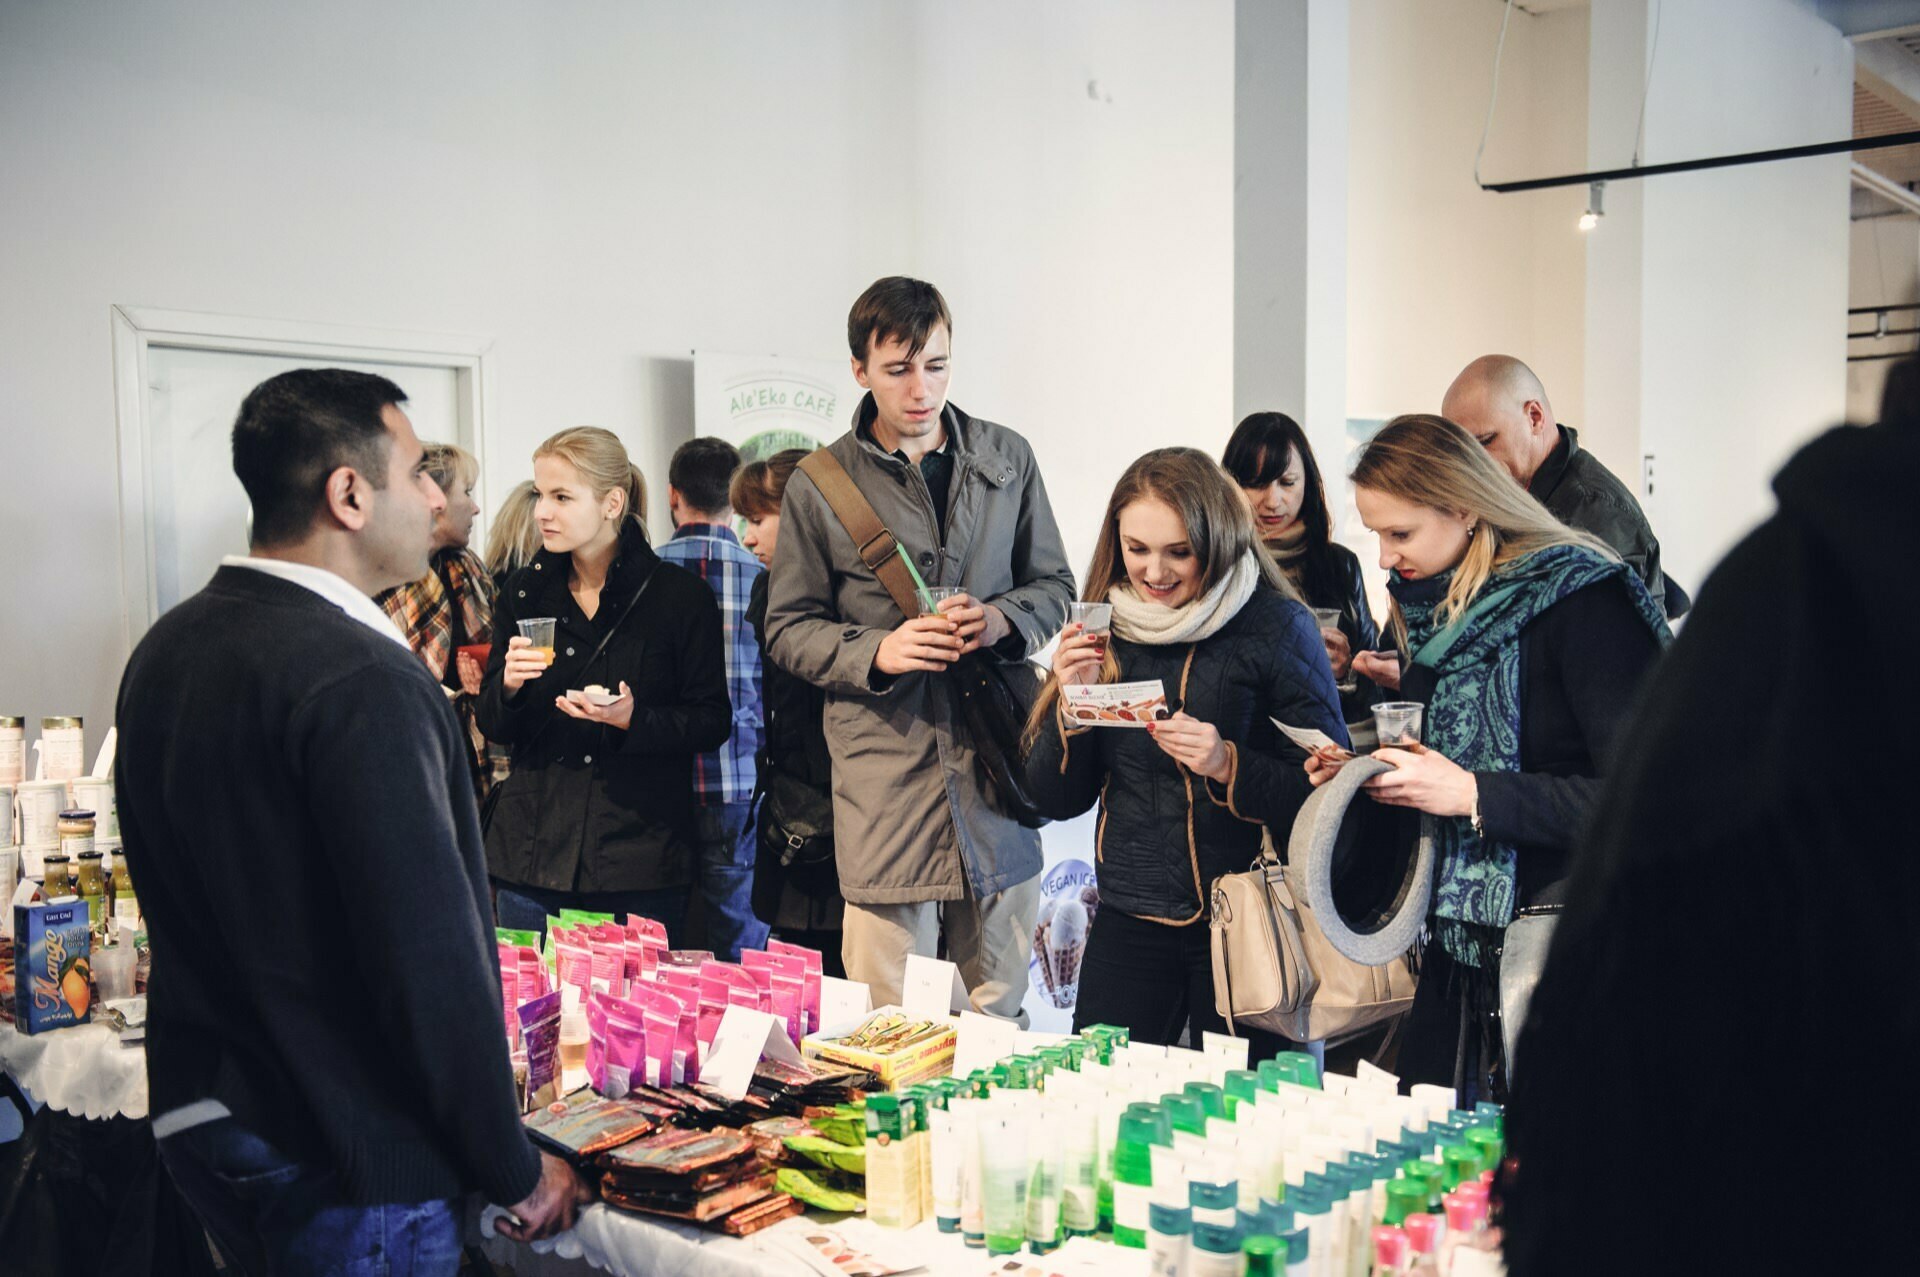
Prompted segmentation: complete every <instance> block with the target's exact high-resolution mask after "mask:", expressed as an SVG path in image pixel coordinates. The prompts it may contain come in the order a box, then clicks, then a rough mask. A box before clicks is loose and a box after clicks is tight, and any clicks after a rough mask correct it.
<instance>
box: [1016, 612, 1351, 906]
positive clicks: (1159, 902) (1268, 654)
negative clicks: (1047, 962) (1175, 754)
mask: <svg viewBox="0 0 1920 1277" xmlns="http://www.w3.org/2000/svg"><path fill="white" fill-rule="evenodd" d="M1113 654H1114V659H1115V660H1116V661H1117V662H1118V664H1119V666H1120V678H1121V680H1122V681H1126V682H1133V681H1137V680H1141V679H1154V678H1157V679H1159V680H1161V682H1162V683H1164V684H1165V686H1166V689H1167V699H1168V702H1169V704H1170V705H1171V706H1172V707H1173V708H1174V709H1175V710H1182V709H1184V710H1185V711H1186V712H1187V713H1188V714H1190V715H1192V716H1193V717H1194V718H1197V719H1200V720H1202V721H1203V722H1208V723H1212V724H1213V725H1214V727H1215V728H1217V729H1218V730H1219V732H1220V736H1221V739H1223V740H1225V741H1226V742H1228V747H1229V749H1230V751H1231V753H1232V757H1233V763H1232V768H1233V770H1232V772H1231V773H1230V774H1229V776H1228V777H1227V783H1226V784H1224V785H1220V784H1216V783H1214V782H1213V781H1210V780H1205V779H1202V778H1200V777H1197V776H1195V775H1193V773H1191V772H1189V771H1187V770H1186V769H1185V768H1183V767H1181V766H1180V765H1179V764H1177V763H1175V762H1174V761H1173V759H1171V758H1169V757H1168V756H1167V755H1166V753H1165V752H1164V751H1162V750H1161V748H1160V747H1159V746H1158V745H1157V744H1155V743H1154V741H1153V738H1152V737H1151V736H1149V735H1148V734H1147V733H1146V732H1145V731H1143V730H1140V729H1137V728H1125V727H1096V728H1090V729H1088V730H1086V731H1084V732H1080V733H1077V734H1075V735H1073V736H1071V737H1069V736H1067V735H1065V734H1064V732H1063V731H1062V730H1061V728H1060V726H1059V724H1058V723H1057V722H1056V723H1054V724H1051V725H1049V726H1048V727H1047V728H1045V729H1044V730H1042V731H1041V733H1040V735H1039V737H1038V738H1037V739H1036V740H1035V741H1034V743H1033V747H1032V749H1031V750H1030V751H1029V752H1028V755H1027V779H1028V783H1029V784H1031V785H1032V786H1033V791H1034V793H1035V795H1036V797H1037V800H1038V801H1039V803H1040V805H1041V810H1042V812H1043V813H1044V814H1045V815H1048V816H1051V817H1053V818H1054V819H1056V820H1064V819H1067V818H1070V817H1073V816H1078V815H1079V814H1081V813H1082V812H1084V811H1086V810H1087V809H1088V808H1090V807H1092V806H1093V805H1094V803H1095V802H1098V803H1099V804H1100V823H1099V827H1098V831H1097V833H1096V834H1095V847H1094V854H1095V857H1096V859H1097V861H1098V867H1097V868H1098V874H1099V878H1100V902H1101V905H1102V906H1103V907H1106V906H1112V907H1113V908H1117V909H1120V910H1123V911H1125V912H1127V913H1130V914H1133V915H1134V916H1136V917H1141V918H1149V919H1153V920H1155V921H1160V922H1169V923H1188V922H1194V921H1197V920H1198V919H1199V918H1200V917H1201V916H1202V915H1203V914H1204V911H1205V907H1206V900H1207V894H1208V890H1209V888H1210V887H1211V885H1212V883H1213V880H1214V879H1215V878H1218V877H1219V876H1220V875H1221V874H1225V873H1236V872H1239V871H1241V870H1244V869H1245V868H1246V867H1247V866H1248V864H1250V863H1251V862H1252V861H1253V859H1254V858H1255V857H1257V856H1258V855H1259V854H1260V830H1261V828H1262V826H1265V827H1267V828H1270V829H1272V830H1273V837H1274V841H1275V843H1277V844H1278V845H1279V846H1282V847H1284V846H1286V843H1287V836H1288V834H1289V833H1290V832H1291V830H1292V828H1293V818H1294V816H1295V815H1296V814H1297V813H1298V812H1299V810H1300V804H1301V803H1303V802H1305V801H1306V799H1307V794H1308V792H1309V789H1310V787H1309V785H1308V783H1307V775H1306V771H1305V768H1304V767H1303V765H1302V764H1303V762H1304V760H1305V755H1304V754H1303V753H1302V752H1301V751H1300V750H1299V749H1298V748H1297V747H1295V746H1294V745H1293V744H1292V743H1291V742H1290V741H1288V740H1287V739H1286V738H1285V737H1284V736H1282V735H1281V734H1280V733H1279V731H1278V730H1276V729H1275V727H1274V726H1273V723H1272V721H1271V720H1272V719H1275V718H1278V719H1279V720H1281V721H1282V722H1284V723H1286V724H1288V725H1289V726H1293V727H1313V728H1318V729H1319V730H1320V731H1323V732H1325V733H1326V734H1327V735H1329V736H1331V737H1333V738H1334V739H1335V740H1337V741H1339V742H1340V743H1342V744H1345V743H1346V742H1347V729H1346V727H1345V726H1344V725H1343V724H1342V723H1341V721H1340V708H1339V705H1340V701H1339V696H1338V693H1336V692H1335V690H1334V686H1333V668H1332V667H1331V666H1330V665H1328V664H1327V651H1326V644H1325V643H1324V642H1322V640H1321V638H1320V627H1319V626H1318V625H1316V624H1315V623H1314V619H1313V613H1312V612H1310V611H1308V610H1307V608H1306V607H1305V606H1304V605H1303V604H1300V603H1296V602H1294V601H1293V600H1291V599H1288V598H1286V597H1284V596H1283V595H1281V594H1280V593H1279V591H1277V590H1274V589H1272V588H1270V587H1268V586H1265V585H1262V586H1260V587H1258V588H1257V589H1256V590H1255V591H1254V593H1253V597H1252V598H1250V599H1248V600H1247V603H1246V605H1245V606H1244V607H1242V608H1241V609H1240V611H1239V613H1238V615H1236V616H1235V617H1234V618H1233V619H1232V620H1231V621H1228V622H1227V623H1226V624H1225V625H1224V626H1222V627H1221V628H1220V630H1219V631H1218V632H1217V633H1215V634H1213V635H1212V636H1211V637H1209V638H1207V639H1204V640H1202V641H1201V642H1199V643H1182V644H1177V645H1169V646H1145V645H1142V644H1137V643H1129V642H1127V641H1125V640H1123V639H1121V638H1120V637H1119V636H1118V635H1115V637H1114V639H1113Z"/></svg>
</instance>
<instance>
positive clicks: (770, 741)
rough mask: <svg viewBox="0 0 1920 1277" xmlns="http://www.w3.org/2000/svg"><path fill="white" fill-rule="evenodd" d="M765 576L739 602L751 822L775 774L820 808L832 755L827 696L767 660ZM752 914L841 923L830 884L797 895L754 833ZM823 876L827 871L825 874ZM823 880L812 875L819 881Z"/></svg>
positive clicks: (827, 795) (781, 923)
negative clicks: (751, 734)
mask: <svg viewBox="0 0 1920 1277" xmlns="http://www.w3.org/2000/svg"><path fill="white" fill-rule="evenodd" d="M767 577H768V574H767V573H765V572H762V573H761V574H760V575H759V576H757V577H755V578H754V580H753V593H752V594H751V595H750V596H749V597H748V600H747V624H749V625H751V626H752V627H753V633H754V637H755V638H756V639H758V640H759V643H760V707H761V712H762V723H763V730H762V732H761V736H760V753H759V755H758V757H757V758H756V759H755V760H754V763H755V768H756V774H757V776H758V785H757V788H756V789H755V790H754V802H755V808H754V819H755V821H756V823H757V822H758V820H759V818H760V816H759V812H760V808H759V806H758V804H759V802H760V800H761V798H762V796H763V795H764V794H765V792H766V787H767V785H768V784H770V783H771V781H772V778H773V776H774V774H775V773H776V772H782V773H785V774H787V775H789V776H792V777H794V778H795V779H797V780H799V781H801V782H802V783H804V784H806V785H809V786H812V787H813V788H814V789H816V790H818V791H819V792H820V795H821V799H822V801H823V803H824V804H825V805H826V808H827V810H829V811H830V810H831V809H832V805H833V756H832V755H831V754H830V753H828V751H827V731H826V726H825V724H824V722H823V718H824V716H825V714H826V708H827V693H826V691H825V690H824V689H823V688H819V687H815V686H814V685H813V684H812V683H809V682H807V680H805V679H803V678H799V677H797V676H795V675H792V674H789V673H787V671H785V670H783V669H781V668H780V667H779V666H778V665H775V664H774V663H773V662H772V661H770V660H768V659H767ZM754 841H755V844H756V857H755V862H754V876H753V911H754V913H755V914H756V915H757V916H758V917H759V918H760V920H761V921H763V922H765V923H767V924H769V925H770V926H774V927H782V928H786V929H789V930H798V931H834V930H838V929H839V928H840V926H841V921H842V918H843V917H844V915H845V912H846V902H845V901H843V900H842V899H841V898H840V894H839V891H838V889H837V887H835V888H833V889H831V890H828V889H826V887H825V884H824V883H819V882H817V880H816V885H817V886H819V887H821V891H820V892H819V894H811V893H809V892H805V891H802V890H800V889H799V888H798V887H795V886H794V885H793V884H792V883H791V882H789V881H788V880H787V877H786V874H787V872H788V871H787V870H785V869H784V868H782V866H781V864H780V860H779V856H778V855H777V854H776V853H774V852H773V851H771V850H770V849H768V848H767V847H766V846H765V845H764V844H762V843H761V841H760V839H759V837H758V834H757V833H756V836H755V840H754ZM828 872H830V870H829V871H828ZM824 876H825V875H824V874H822V875H819V877H824Z"/></svg>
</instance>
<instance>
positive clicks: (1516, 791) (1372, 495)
mask: <svg viewBox="0 0 1920 1277" xmlns="http://www.w3.org/2000/svg"><path fill="white" fill-rule="evenodd" d="M1352 479H1353V484H1354V500H1355V503H1356V504H1357V505H1358V506H1359V508H1360V515H1361V518H1362V519H1363V520H1364V521H1365V523H1366V525H1367V527H1368V528H1369V529H1371V530H1372V531H1373V532H1374V534H1375V535H1376V536H1377V537H1378V538H1379V541H1380V566H1381V568H1382V569H1384V570H1385V571H1386V572H1387V573H1388V591H1389V593H1390V594H1391V596H1392V599H1393V605H1392V613H1391V624H1390V629H1391V631H1392V634H1393V636H1394V639H1395V642H1396V645H1397V646H1398V648H1399V649H1400V651H1401V652H1402V653H1403V654H1404V659H1403V664H1402V670H1401V679H1400V691H1399V696H1400V698H1401V700H1402V701H1405V702H1414V703H1417V704H1419V705H1421V706H1424V713H1423V714H1422V715H1420V716H1419V720H1418V721H1419V724H1420V726H1419V728H1418V731H1419V742H1418V744H1417V745H1411V746H1410V747H1404V748H1381V749H1379V750H1377V751H1376V753H1375V755H1374V756H1375V757H1377V758H1379V759H1381V760H1383V761H1385V762H1388V763H1390V764H1392V766H1393V770H1392V771H1390V772H1387V773H1385V774H1383V775H1380V776H1376V777H1374V778H1373V779H1371V780H1369V781H1368V782H1367V786H1366V788H1367V792H1368V793H1369V794H1370V795H1371V796H1372V797H1373V798H1374V799H1375V800H1376V801H1378V802H1383V803H1388V804H1391V805H1394V806H1400V807H1410V808H1414V809H1417V810H1419V811H1422V812H1425V813H1427V814H1428V815H1430V816H1435V817H1439V818H1440V819H1439V820H1438V821H1436V822H1435V829H1436V832H1437V835H1438V847H1437V850H1438V852H1439V861H1438V864H1437V866H1436V870H1435V894H1434V903H1433V926H1432V929H1431V930H1432V934H1433V937H1434V939H1433V941H1432V942H1431V943H1429V944H1428V946H1427V950H1426V955H1425V957H1424V959H1423V964H1422V968H1421V976H1420V987H1419V992H1418V993H1417V994H1416V996H1415V999H1414V1005H1413V1010H1412V1011H1411V1012H1410V1013H1409V1015H1408V1018H1407V1024H1406V1028H1405V1031H1404V1033H1403V1035H1402V1045H1401V1050H1400V1059H1399V1065H1398V1071H1399V1073H1400V1075H1401V1076H1402V1077H1403V1078H1406V1079H1408V1080H1410V1081H1414V1082H1433V1083H1440V1084H1443V1085H1444V1084H1451V1085H1454V1086H1457V1087H1459V1088H1460V1098H1461V1102H1462V1103H1463V1104H1470V1103H1471V1102H1472V1100H1473V1099H1475V1098H1495V1099H1504V1097H1505V1061H1504V1059H1503V1058H1502V1053H1501V1048H1500V1035H1499V1029H1498V1021H1497V1019H1495V1017H1494V1010H1495V1008H1496V1006H1497V993H1498V980H1499V969H1498V960H1499V954H1500V948H1501V940H1502V936H1503V934H1504V932H1505V929H1506V926H1507V923H1508V922H1509V921H1511V920H1512V918H1513V917H1514V915H1515V912H1516V910H1519V909H1524V908H1528V907H1534V906H1541V905H1547V904H1551V903H1553V902H1554V901H1556V900H1557V899H1558V895H1559V892H1560V889H1561V885H1562V882H1563V880H1564V879H1565V877H1566V874H1567V869H1568V861H1569V857H1570V854H1571V852H1572V849H1573V843H1574V839H1575V837H1576V836H1577V834H1578V832H1579V830H1580V828H1581V827H1582V825H1583V824H1584V823H1585V820H1586V817H1587V816H1588V814H1589V813H1590V812H1591V810H1592V807H1593V803H1594V799H1595V797H1596V795H1597V794H1598V792H1599V788H1600V783H1601V778H1602V777H1603V776H1604V775H1605V772H1606V767H1607V763H1608V761H1609V759H1610V757H1611V753H1612V750H1613V748H1614V745H1615V736H1616V733H1617V731H1618V728H1619V726H1620V724H1621V722H1622V721H1623V720H1624V718H1625V716H1626V712H1627V709H1628V706H1629V703H1630V701H1631V699H1632V694H1633V688H1634V686H1635V684H1637V683H1638V681H1639V679H1640V677H1641V676H1642V675H1643V674H1644V673H1645V672H1646V671H1647V670H1648V669H1649V668H1650V667H1651V666H1652V664H1653V661H1654V659H1655V657H1656V656H1658V654H1659V652H1660V648H1661V646H1662V645H1663V644H1664V643H1665V642H1666V641H1667V638H1668V633H1667V628H1666V622H1665V619H1664V617H1663V615H1662V613H1661V610H1660V607H1659V605H1658V604H1657V603H1655V602H1654V600H1653V599H1652V597H1651V596H1650V595H1648V593H1647V591H1646V587H1645V586H1644V585H1642V584H1641V582H1640V579H1639V578H1638V577H1637V576H1635V575H1634V574H1633V573H1632V572H1631V571H1629V570H1628V569H1627V567H1626V565H1625V564H1623V563H1622V562H1621V561H1620V560H1619V559H1618V558H1617V557H1616V556H1615V555H1614V554H1613V552H1612V551H1611V550H1609V549H1607V548H1606V546H1605V545H1603V544H1602V543H1601V542H1599V541H1598V540H1596V539H1595V538H1593V537H1591V536H1588V535H1587V534H1585V533H1583V532H1576V531H1574V530H1573V529H1571V528H1568V527H1566V526H1565V525H1564V524H1561V523H1560V522H1558V521H1557V520H1555V519H1554V518H1553V516H1552V515H1550V514H1548V513H1547V512H1546V510H1545V509H1544V508H1543V507H1542V506H1541V505H1540V504H1539V503H1538V502H1536V501H1534V500H1533V498H1531V497H1529V496H1527V494H1526V493H1525V492H1523V491H1521V490H1520V489H1519V488H1518V487H1516V486H1515V485H1514V484H1513V482H1512V480H1511V479H1509V478H1508V477H1507V475H1506V473H1505V472H1504V471H1503V470H1501V468H1500V466H1499V465H1498V463H1496V462H1495V461H1493V459H1492V458H1491V457H1489V456H1488V455H1487V452H1486V450H1485V449H1484V448H1482V447H1481V446H1480V445H1479V443H1478V442H1477V441H1476V440H1475V439H1474V438H1473V436H1472V435H1469V434H1468V433H1467V432H1466V431H1465V430H1463V429H1461V428H1460V427H1459V426H1457V425H1455V424H1453V423H1452V422H1450V421H1448V420H1446V419H1445V418H1443V417H1434V416H1406V417H1398V418H1395V419H1394V420H1393V421H1390V422H1388V423H1387V425H1386V426H1385V427H1383V428H1382V429H1381V431H1380V433H1379V434H1378V435H1376V436H1375V437H1374V439H1373V441H1372V442H1371V443H1369V444H1368V445H1367V446H1366V448H1365V449H1363V450H1362V451H1361V454H1360V459H1359V461H1358V463H1357V464H1356V465H1355V467H1354V471H1353V475H1352ZM1376 708H1379V707H1376ZM1401 719H1402V721H1411V720H1412V719H1413V716H1412V715H1410V714H1403V715H1402V716H1401ZM1339 767H1340V762H1339V761H1338V760H1336V759H1332V758H1328V757H1324V756H1315V757H1311V758H1309V759H1308V760H1307V774H1308V777H1309V779H1311V780H1312V782H1313V783H1314V784H1315V785H1319V784H1323V783H1325V781H1326V780H1327V779H1329V778H1330V777H1331V776H1332V775H1333V773H1334V772H1335V771H1337V770H1339Z"/></svg>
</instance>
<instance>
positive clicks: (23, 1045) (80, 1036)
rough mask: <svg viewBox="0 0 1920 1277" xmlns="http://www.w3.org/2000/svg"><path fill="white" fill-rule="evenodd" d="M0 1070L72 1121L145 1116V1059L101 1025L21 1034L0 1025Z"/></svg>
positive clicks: (142, 1052) (141, 1052)
mask: <svg viewBox="0 0 1920 1277" xmlns="http://www.w3.org/2000/svg"><path fill="white" fill-rule="evenodd" d="M0 1069H5V1070H6V1071H7V1073H8V1074H10V1075H11V1076H12V1077H13V1080H14V1081H15V1082H17V1083H19V1085H20V1089H21V1090H23V1091H25V1092H27V1093H28V1094H29V1095H31V1096H33V1098H34V1099H36V1100H38V1101H40V1103H42V1104H45V1105H46V1106H47V1107H49V1108H53V1109H58V1110H59V1111H60V1112H62V1113H72V1114H73V1115H75V1116H76V1117H85V1118H93V1119H96V1120H97V1119H104V1118H109V1117H133V1118H144V1117H146V1116H147V1053H146V1050H145V1048H143V1047H140V1046H121V1045H120V1035H119V1034H118V1033H116V1032H115V1031H114V1030H113V1029H111V1028H109V1027H107V1026H106V1025H105V1024H76V1025H74V1026H73V1027H72V1028H67V1029H49V1030H48V1031H47V1032H45V1033H35V1034H31V1035H29V1034H26V1033H22V1032H20V1030H18V1029H16V1028H14V1027H13V1026H12V1025H11V1024H0Z"/></svg>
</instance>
